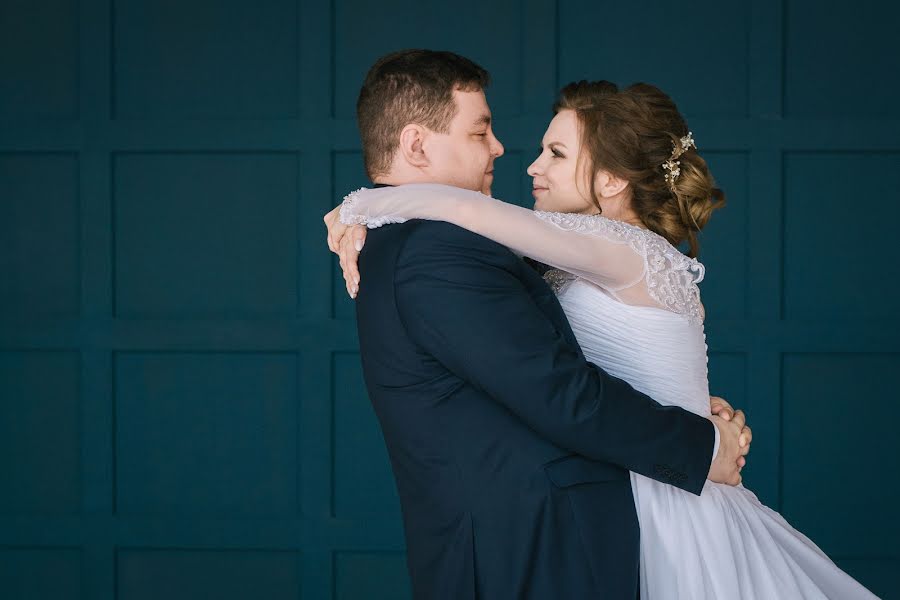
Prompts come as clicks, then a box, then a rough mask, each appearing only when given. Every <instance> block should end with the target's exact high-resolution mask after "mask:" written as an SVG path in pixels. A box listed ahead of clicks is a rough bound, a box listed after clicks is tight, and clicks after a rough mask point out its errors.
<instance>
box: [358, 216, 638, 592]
mask: <svg viewBox="0 0 900 600" xmlns="http://www.w3.org/2000/svg"><path fill="white" fill-rule="evenodd" d="M442 246H446V247H447V248H450V249H451V250H448V252H447V258H446V263H442V261H441V260H438V261H436V262H432V263H430V265H429V268H430V269H432V270H431V271H430V272H429V274H430V277H431V279H432V280H434V279H437V280H440V279H441V269H442V264H446V265H447V266H448V268H449V267H450V265H451V264H452V265H454V266H458V263H459V261H473V262H474V263H485V262H488V263H492V264H496V265H499V266H500V267H501V268H504V269H507V270H514V271H515V272H516V274H517V277H519V278H520V279H521V281H522V286H521V293H522V294H526V295H531V296H532V297H533V298H534V301H535V303H537V304H541V305H542V307H543V308H542V310H545V311H546V312H547V313H548V315H549V316H548V320H550V321H557V322H556V323H554V326H557V327H558V328H559V330H560V333H561V334H562V335H563V336H571V330H569V329H568V325H567V323H565V319H564V316H563V314H562V312H561V310H560V309H559V306H558V304H557V303H556V301H555V299H554V298H553V297H552V292H550V290H549V289H548V288H546V286H545V285H544V284H543V282H542V281H541V279H540V277H539V276H538V275H537V274H536V273H534V272H532V271H531V270H530V269H528V268H527V266H525V265H524V263H522V262H521V261H519V260H518V259H517V258H516V257H515V256H514V255H512V254H511V253H510V252H509V251H508V250H507V249H506V248H503V247H502V246H499V245H497V244H495V243H494V242H491V241H490V240H487V239H485V238H483V237H480V236H477V235H475V234H473V233H470V232H468V231H465V230H463V229H460V228H458V227H455V226H453V225H449V224H446V223H438V222H425V221H410V222H407V223H404V224H401V225H392V226H389V227H382V228H379V229H375V230H370V231H369V234H368V238H367V240H366V245H365V248H364V250H363V252H362V255H361V256H360V263H359V264H360V272H361V273H362V277H363V281H362V283H361V286H360V292H359V295H358V297H357V300H356V307H357V320H358V328H359V339H360V349H361V355H362V362H363V371H364V375H365V380H366V385H367V388H368V391H369V396H370V399H371V401H372V404H373V406H374V408H375V412H376V414H377V416H378V419H379V421H380V423H381V427H382V430H383V433H384V438H385V442H386V444H387V448H388V452H389V455H390V458H391V464H392V467H393V470H394V475H395V479H396V482H397V488H398V491H399V495H400V500H401V504H402V509H403V519H404V526H405V534H406V541H407V550H408V562H409V567H410V574H411V576H412V580H413V589H414V592H415V596H416V598H428V599H434V598H448V599H450V598H453V599H455V600H459V599H465V598H475V597H488V598H495V597H496V598H499V597H510V598H512V597H517V598H519V597H522V598H549V597H560V598H563V597H582V596H583V595H584V594H590V593H594V592H595V591H596V590H597V587H596V582H595V581H594V580H593V579H592V577H593V576H592V575H591V573H590V567H589V566H588V565H589V562H590V560H589V559H588V557H587V556H586V555H585V550H586V549H585V547H584V546H583V545H582V543H581V542H580V541H579V538H578V535H579V533H578V529H579V526H578V525H577V524H576V523H575V522H574V517H573V512H572V504H571V501H570V500H571V499H570V497H569V496H566V495H565V494H561V493H560V492H561V490H559V489H556V487H555V486H554V485H552V481H551V479H550V478H548V473H549V471H548V470H545V468H544V467H545V466H547V465H548V463H550V462H551V461H554V460H556V459H559V458H561V457H564V456H568V455H569V454H570V453H569V452H567V451H565V450H563V449H561V448H559V447H557V446H556V445H554V444H553V443H551V442H549V441H548V440H546V439H544V438H543V437H541V436H539V435H537V434H536V433H535V431H534V430H533V429H531V428H530V427H528V426H527V425H525V424H524V423H523V422H522V421H521V420H520V419H519V418H518V417H516V416H515V415H514V414H513V413H512V412H510V411H509V410H508V409H507V408H506V407H504V406H502V405H501V404H500V403H498V402H496V401H494V400H493V399H492V398H491V397H490V396H489V395H487V394H486V393H485V392H484V391H482V390H481V389H478V388H477V387H476V386H474V385H472V384H471V383H470V382H468V381H466V380H464V379H463V378H461V377H460V376H459V375H457V374H455V373H454V372H452V371H451V370H450V369H448V367H447V366H445V365H444V364H442V363H441V362H439V361H438V360H437V359H436V358H434V356H432V355H431V354H430V353H429V352H426V351H425V350H423V348H422V347H421V346H420V345H419V344H417V343H416V342H415V341H414V338H416V337H418V339H420V340H421V339H422V337H421V336H422V335H428V333H427V332H428V331H430V326H429V323H422V322H415V321H412V322H411V321H410V318H409V312H408V311H407V310H406V308H407V307H404V306H403V302H404V299H403V298H402V297H401V298H400V299H399V300H398V295H397V289H398V286H409V285H414V284H413V283H411V282H410V281H409V280H408V279H404V276H403V275H402V274H400V275H398V263H409V261H414V260H415V257H416V255H417V253H419V252H427V253H429V255H431V256H432V257H433V256H434V255H435V248H436V247H437V248H439V249H440V247H442ZM460 249H463V251H462V252H460V251H459V250H460ZM438 254H440V251H439V250H438ZM398 279H400V281H398ZM473 285H475V284H474V283H473ZM482 285H483V283H482ZM421 301H424V302H429V303H433V306H432V308H433V307H435V306H436V307H437V308H438V310H437V311H436V312H435V311H431V312H432V314H435V315H436V317H435V318H437V319H440V318H441V314H442V313H441V310H440V307H441V305H442V303H444V302H448V301H449V300H447V299H446V297H445V296H444V295H443V294H441V293H433V294H431V295H429V296H427V297H425V298H423V299H422V300H421ZM478 308H479V307H478V306H473V310H475V309H478ZM450 312H451V311H449V310H448V311H447V313H448V314H449V313H450ZM452 312H453V314H454V318H459V310H458V307H454V310H453V311H452ZM503 317H504V315H502V314H497V315H496V318H497V319H503ZM509 326H510V327H516V326H517V324H516V323H515V322H513V323H510V324H509ZM423 332H426V333H423ZM573 339H574V338H573ZM491 344H492V340H490V339H479V338H477V337H476V338H473V339H470V340H468V341H466V342H464V343H461V344H460V346H461V347H459V348H450V349H449V351H450V352H451V353H452V354H456V355H464V354H466V353H467V352H468V351H473V350H474V349H476V348H479V349H480V348H484V347H485V346H488V347H490V345H491ZM516 367H517V365H511V368H510V369H509V370H508V372H498V373H497V374H496V377H497V378H498V379H499V380H501V383H502V380H503V379H504V378H514V377H516V376H517V371H516ZM523 368H527V367H523ZM573 460H575V461H580V463H579V464H574V463H573ZM562 462H565V464H562ZM582 463H584V464H582ZM587 463H589V461H585V460H584V459H581V458H576V457H570V458H568V459H565V461H561V462H560V463H558V464H559V466H560V469H559V470H558V471H559V478H558V479H557V480H556V483H558V484H559V485H560V486H561V487H567V486H568V485H571V484H573V482H575V480H578V481H579V482H590V481H598V480H603V481H605V482H606V483H605V484H604V485H606V488H605V490H606V492H605V493H607V494H608V493H610V492H611V493H613V496H614V500H613V503H614V505H612V506H607V508H609V509H611V511H612V513H613V514H616V515H617V516H616V518H617V519H619V520H620V521H621V522H622V526H623V527H625V528H626V529H625V531H626V532H630V531H631V529H630V528H629V527H634V525H635V524H634V523H631V522H629V516H630V515H633V501H632V497H631V489H630V484H629V482H628V473H627V471H625V470H623V469H620V468H618V467H613V466H611V465H604V464H603V463H592V464H587ZM551 477H552V475H551ZM591 502H592V503H594V504H595V505H596V508H598V509H599V508H600V507H601V506H602V505H603V504H608V498H607V497H606V496H593V497H592V499H591ZM617 502H618V503H619V504H620V505H621V506H617V505H615V503H617ZM601 510H602V509H601ZM623 511H624V512H623ZM629 511H631V512H629ZM623 515H624V517H623ZM626 526H627V527H626ZM604 533H606V534H609V533H610V531H604ZM613 533H615V532H613ZM628 535H630V534H629V533H625V534H622V536H621V537H622V544H623V545H624V548H623V549H624V552H623V555H626V556H627V555H628V554H629V552H628V551H627V548H628V541H629V538H628ZM597 537H599V532H597ZM476 546H477V551H476ZM635 548H636V540H635ZM635 552H636V551H635ZM588 553H590V550H588ZM626 564H628V563H627V561H626ZM608 566H610V567H615V565H612V564H610V565H608ZM624 570H626V571H627V570H628V569H627V567H626V568H624ZM626 579H628V577H627V576H626ZM626 585H628V584H626ZM604 587H607V586H604ZM613 587H615V586H613ZM476 590H477V591H476Z"/></svg>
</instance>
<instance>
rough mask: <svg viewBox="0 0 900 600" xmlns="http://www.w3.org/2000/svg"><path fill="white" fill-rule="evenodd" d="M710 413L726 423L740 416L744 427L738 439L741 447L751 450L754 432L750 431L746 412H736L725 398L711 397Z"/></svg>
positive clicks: (741, 464)
mask: <svg viewBox="0 0 900 600" xmlns="http://www.w3.org/2000/svg"><path fill="white" fill-rule="evenodd" d="M709 411H710V412H711V413H712V414H714V415H718V416H720V417H722V418H723V419H725V420H726V421H731V420H732V419H733V418H734V417H735V415H740V418H741V420H742V421H741V422H743V423H744V426H743V428H742V429H741V437H740V438H738V442H739V443H740V445H741V447H743V446H747V450H748V451H749V450H750V442H751V441H753V432H752V431H751V430H750V426H749V425H747V424H746V417H745V416H744V411H741V410H738V411H735V410H734V409H733V408H731V405H730V404H728V402H726V401H725V399H724V398H719V397H718V396H710V397H709ZM742 460H743V459H742ZM745 462H746V461H745ZM740 466H741V467H743V466H744V464H743V463H740Z"/></svg>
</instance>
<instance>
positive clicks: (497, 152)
mask: <svg viewBox="0 0 900 600" xmlns="http://www.w3.org/2000/svg"><path fill="white" fill-rule="evenodd" d="M493 138H494V144H493V147H492V148H491V154H493V155H494V158H500V157H501V156H503V152H504V151H505V150H504V148H503V144H501V143H500V140H498V139H497V136H493Z"/></svg>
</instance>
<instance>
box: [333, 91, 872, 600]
mask: <svg viewBox="0 0 900 600" xmlns="http://www.w3.org/2000/svg"><path fill="white" fill-rule="evenodd" d="M554 112H555V117H554V118H553V120H552V121H551V122H550V125H549V127H548V128H547V132H546V133H545V135H544V139H543V141H542V143H541V147H540V155H539V156H538V158H537V159H536V160H535V161H534V163H532V165H531V166H530V167H529V168H528V174H529V175H531V177H533V179H534V190H533V195H534V200H535V210H534V211H531V210H528V209H524V208H521V207H519V206H515V205H512V204H506V203H504V202H501V201H498V200H495V199H493V198H491V197H489V196H486V195H484V194H480V193H478V192H473V191H469V190H464V189H460V188H456V187H450V186H445V185H439V184H407V185H402V186H396V187H380V188H377V189H362V190H358V191H356V192H353V193H351V194H349V195H348V196H347V198H346V199H345V201H344V203H343V204H342V206H340V207H338V208H336V209H335V210H334V211H332V214H330V215H329V217H326V222H328V223H331V224H332V225H331V226H330V229H331V231H330V236H331V237H340V236H342V235H344V232H345V231H346V228H345V227H342V225H341V224H340V223H342V224H343V225H360V224H364V225H367V226H368V227H369V228H374V227H379V226H381V225H384V224H387V223H400V222H404V221H406V220H408V219H430V220H441V221H447V222H450V223H453V224H456V225H458V226H460V227H464V228H466V229H468V230H471V231H473V232H475V233H478V234H480V235H483V236H485V237H487V238H490V239H492V240H494V241H496V242H499V243H501V244H504V245H505V246H507V247H509V248H510V249H511V250H513V251H514V252H516V253H517V254H519V255H522V256H528V257H531V258H533V259H535V260H538V261H540V262H542V263H545V264H547V265H550V266H552V267H554V269H552V270H550V271H548V272H547V273H546V275H545V279H546V280H547V281H548V283H550V284H551V286H552V287H553V288H554V290H555V291H556V293H557V295H558V297H559V301H560V304H561V305H562V307H563V309H564V310H565V313H566V316H567V317H568V320H569V322H570V324H571V326H572V330H573V331H574V333H575V335H576V337H577V339H578V343H579V345H580V346H581V348H582V349H583V351H584V354H585V357H586V358H587V359H588V360H589V361H590V362H593V363H596V364H597V365H599V366H601V367H602V368H604V369H605V370H606V371H608V372H609V373H610V374H612V375H615V376H617V377H620V378H622V379H624V380H626V381H628V382H629V383H630V384H631V385H632V386H634V387H635V388H636V389H638V390H640V391H641V392H644V393H646V394H648V395H650V396H651V397H653V398H655V399H657V400H658V401H659V402H661V403H663V404H670V405H678V406H681V407H683V408H685V409H687V410H690V411H693V412H695V413H697V414H700V415H703V416H708V415H709V414H710V407H709V389H708V381H707V356H706V349H707V347H706V344H705V334H704V329H703V320H704V309H703V305H702V304H701V302H700V292H699V289H698V287H697V283H699V282H700V281H701V280H702V279H703V276H704V267H703V265H702V264H701V263H699V262H698V261H697V259H696V255H697V250H698V243H697V233H698V231H699V230H700V229H701V228H702V227H703V226H704V225H705V224H706V222H707V220H708V219H709V217H710V214H711V213H712V211H713V210H714V209H716V208H718V207H720V206H721V205H723V204H724V195H723V193H722V191H721V190H719V189H718V188H716V187H715V185H714V182H713V179H712V176H711V175H710V173H709V170H708V169H707V165H706V162H705V161H704V160H703V158H702V157H701V156H700V154H699V153H698V152H697V148H696V145H695V143H694V140H693V137H692V135H691V133H690V132H689V131H688V129H687V125H686V123H685V121H684V119H683V117H682V116H681V114H680V113H679V112H678V110H677V108H676V106H675V104H674V103H673V102H672V100H671V99H670V98H669V97H668V96H667V95H665V94H664V93H663V92H662V91H660V90H659V89H658V88H656V87H653V86H651V85H648V84H634V85H632V86H630V87H628V88H625V89H622V90H618V89H617V87H616V86H615V85H613V84H611V83H609V82H604V81H600V82H584V81H582V82H578V83H573V84H570V85H568V86H566V87H565V88H563V90H562V92H561V96H560V99H559V101H558V102H557V103H556V105H555V106H554ZM338 215H339V217H340V223H337V220H338V219H337V217H338ZM362 231H364V229H363V230H362ZM682 243H686V244H687V246H688V248H689V251H688V255H687V256H685V255H684V254H682V253H681V252H679V251H678V249H677V246H679V245H680V244H682ZM359 249H360V246H359V245H357V250H359ZM341 265H342V267H343V268H344V271H345V279H347V281H348V291H349V292H350V293H351V295H352V296H355V292H356V291H357V289H358V288H357V287H356V286H357V285H358V282H359V275H358V272H357V271H356V264H355V262H354V261H352V260H346V259H345V258H342V261H341ZM631 479H632V488H633V490H634V499H635V504H636V507H637V513H638V518H639V521H640V528H641V598H644V599H645V600H646V599H648V598H649V599H651V600H652V599H657V598H692V599H700V598H719V599H725V598H727V599H729V600H732V599H740V598H758V599H772V598H791V599H794V598H840V599H849V598H874V595H873V594H871V593H870V592H869V591H867V590H866V589H865V588H863V587H862V586H861V585H860V584H859V583H857V582H856V581H855V580H854V579H852V578H851V577H850V576H849V575H847V574H846V573H844V572H843V571H841V570H840V569H839V568H838V567H837V566H836V565H835V564H834V563H833V562H832V561H831V560H830V559H829V558H828V557H827V556H826V555H825V554H824V553H823V552H822V551H821V550H820V549H819V548H818V547H817V546H816V545H815V544H814V543H813V542H812V541H810V540H809V539H808V538H807V537H805V536H804V535H803V534H801V533H800V532H798V531H797V530H795V529H793V528H792V527H791V526H790V525H789V524H788V523H787V522H786V521H785V520H784V518H783V517H781V515H779V514H778V513H777V512H775V511H773V510H771V509H769V508H768V507H766V506H764V505H763V504H761V503H760V502H759V500H758V499H757V497H756V496H755V495H754V494H753V493H752V492H751V491H749V490H747V489H746V488H744V487H743V486H740V485H739V486H737V487H732V486H728V485H724V484H717V483H713V482H711V481H707V482H706V484H705V486H704V488H703V492H702V494H701V495H700V496H696V495H694V494H690V493H688V492H685V491H683V490H681V489H678V488H676V487H673V486H670V485H665V484H663V483H660V482H658V481H655V480H652V479H649V478H647V477H644V476H642V475H638V474H635V473H632V474H631Z"/></svg>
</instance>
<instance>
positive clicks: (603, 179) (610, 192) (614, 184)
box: [594, 169, 628, 198]
mask: <svg viewBox="0 0 900 600" xmlns="http://www.w3.org/2000/svg"><path fill="white" fill-rule="evenodd" d="M627 187H628V180H627V179H622V178H621V177H618V176H616V175H613V174H612V173H610V172H609V171H606V170H605V169H600V170H599V171H597V175H596V176H595V177H594V189H595V190H597V193H598V194H600V197H601V198H612V197H613V196H618V195H619V194H621V193H622V192H623V191H624V190H625V188H627Z"/></svg>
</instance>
